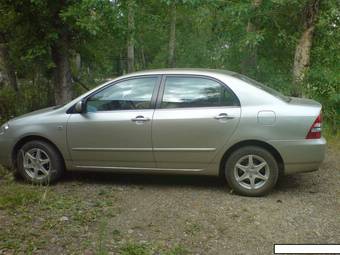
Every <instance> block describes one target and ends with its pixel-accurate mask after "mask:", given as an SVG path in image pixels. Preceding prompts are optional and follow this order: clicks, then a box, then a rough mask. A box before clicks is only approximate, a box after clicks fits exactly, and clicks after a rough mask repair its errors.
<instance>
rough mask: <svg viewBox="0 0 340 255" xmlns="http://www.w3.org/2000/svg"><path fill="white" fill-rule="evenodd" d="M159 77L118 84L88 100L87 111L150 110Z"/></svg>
mask: <svg viewBox="0 0 340 255" xmlns="http://www.w3.org/2000/svg"><path fill="white" fill-rule="evenodd" d="M156 82H157V77H145V78H136V79H131V80H126V81H122V82H118V83H116V84H114V85H112V86H110V87H108V88H105V89H103V90H102V91H100V92H98V93H97V94H95V95H93V96H91V97H90V98H89V99H88V100H87V104H86V106H87V111H88V112H97V111H115V110H135V109H137V110H138V109H150V108H151V98H152V94H153V90H154V88H155V86H156Z"/></svg>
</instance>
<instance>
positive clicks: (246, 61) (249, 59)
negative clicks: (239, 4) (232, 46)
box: [241, 0, 262, 74]
mask: <svg viewBox="0 0 340 255" xmlns="http://www.w3.org/2000/svg"><path fill="white" fill-rule="evenodd" d="M261 3H262V0H252V4H251V5H252V6H251V9H252V11H251V13H252V15H251V17H250V18H249V20H248V23H247V28H246V32H247V34H248V35H249V38H252V37H253V38H255V40H251V41H250V42H249V43H248V45H247V47H246V54H245V56H244V58H243V60H242V63H241V65H242V67H241V70H242V72H243V73H245V74H246V73H247V72H248V71H252V72H255V73H256V69H257V40H256V37H257V24H256V15H257V12H258V9H259V7H260V5H261ZM253 35H254V36H253Z"/></svg>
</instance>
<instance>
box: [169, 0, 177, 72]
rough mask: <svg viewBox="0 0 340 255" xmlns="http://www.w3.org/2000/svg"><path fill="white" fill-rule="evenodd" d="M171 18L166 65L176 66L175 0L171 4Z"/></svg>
mask: <svg viewBox="0 0 340 255" xmlns="http://www.w3.org/2000/svg"><path fill="white" fill-rule="evenodd" d="M170 15H171V20H170V38H169V55H168V67H175V66H176V59H175V51H176V1H172V4H171V14H170Z"/></svg>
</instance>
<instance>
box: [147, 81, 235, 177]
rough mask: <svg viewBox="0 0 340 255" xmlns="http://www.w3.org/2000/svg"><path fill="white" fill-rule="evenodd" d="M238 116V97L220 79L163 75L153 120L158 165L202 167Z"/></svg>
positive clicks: (182, 167)
mask: <svg viewBox="0 0 340 255" xmlns="http://www.w3.org/2000/svg"><path fill="white" fill-rule="evenodd" d="M239 118H240V104H239V101H238V99H237V97H236V96H235V94H234V93H233V92H232V91H231V90H230V89H229V88H228V87H227V86H226V85H224V84H222V83H221V82H219V81H217V80H215V79H212V78H209V77H203V76H186V75H167V76H164V77H163V80H162V84H161V88H160V95H159V99H158V104H157V109H156V110H155V113H154V118H153V123H152V140H153V146H154V148H153V150H154V155H155V159H156V162H157V167H159V168H167V169H177V170H185V171H186V170H190V171H200V170H203V169H205V168H206V167H207V165H208V164H209V162H211V161H212V159H213V158H214V156H215V155H216V153H217V151H218V150H219V149H221V148H222V146H223V145H224V144H225V143H226V142H227V140H228V139H229V138H230V136H231V135H232V133H233V132H234V130H235V128H236V126H237V124H238V122H239Z"/></svg>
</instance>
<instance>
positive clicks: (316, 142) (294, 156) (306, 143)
mask: <svg viewBox="0 0 340 255" xmlns="http://www.w3.org/2000/svg"><path fill="white" fill-rule="evenodd" d="M270 144H272V145H273V146H274V147H275V148H276V149H277V150H278V152H279V153H280V155H281V157H282V159H283V162H284V174H286V175H287V174H293V173H301V172H311V171H315V170H318V169H319V166H320V165H321V163H322V161H323V160H324V158H325V153H326V140H325V139H324V138H320V139H303V140H290V141H282V140H281V141H277V140H275V141H270Z"/></svg>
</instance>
